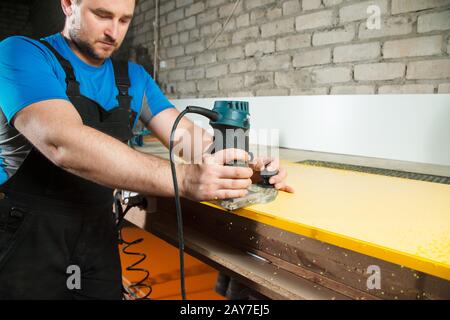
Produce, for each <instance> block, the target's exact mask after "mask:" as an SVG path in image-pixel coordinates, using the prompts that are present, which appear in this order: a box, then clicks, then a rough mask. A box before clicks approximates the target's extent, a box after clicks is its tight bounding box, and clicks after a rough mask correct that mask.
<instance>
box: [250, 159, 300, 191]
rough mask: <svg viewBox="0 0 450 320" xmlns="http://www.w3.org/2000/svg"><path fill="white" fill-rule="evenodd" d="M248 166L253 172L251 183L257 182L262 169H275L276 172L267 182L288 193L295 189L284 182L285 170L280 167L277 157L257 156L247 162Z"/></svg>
mask: <svg viewBox="0 0 450 320" xmlns="http://www.w3.org/2000/svg"><path fill="white" fill-rule="evenodd" d="M249 166H250V168H252V169H253V171H254V174H253V176H252V181H253V183H257V182H259V181H260V180H261V177H260V175H259V172H260V171H262V170H267V171H276V170H278V174H277V175H276V176H273V177H271V178H270V180H269V183H270V184H273V185H274V187H275V188H276V189H278V190H281V191H286V192H289V193H294V192H295V190H294V188H292V187H291V186H288V185H287V184H286V177H287V172H286V169H285V168H280V161H279V159H277V158H271V157H258V158H255V159H253V160H252V161H251V162H250V163H249Z"/></svg>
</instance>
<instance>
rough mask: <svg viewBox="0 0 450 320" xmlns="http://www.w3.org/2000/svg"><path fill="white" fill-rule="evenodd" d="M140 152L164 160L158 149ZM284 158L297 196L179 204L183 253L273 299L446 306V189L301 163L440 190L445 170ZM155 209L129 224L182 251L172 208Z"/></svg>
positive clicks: (449, 207) (449, 233)
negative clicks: (231, 206) (227, 206)
mask: <svg viewBox="0 0 450 320" xmlns="http://www.w3.org/2000/svg"><path fill="white" fill-rule="evenodd" d="M138 149H139V150H140V151H142V152H148V153H152V154H155V155H158V156H161V157H163V158H167V157H168V151H167V149H165V148H164V147H163V146H162V145H161V144H159V142H147V144H146V145H145V146H144V147H143V148H138ZM280 159H281V160H282V166H284V167H285V168H286V169H287V171H288V179H287V181H288V183H289V184H290V185H291V186H293V187H294V188H295V191H296V192H295V193H294V194H288V193H284V192H280V193H279V195H278V197H277V199H276V200H275V201H273V202H271V203H268V204H264V205H253V206H250V207H247V208H243V209H239V210H236V211H234V212H228V211H225V210H223V209H221V208H219V207H217V206H215V205H213V204H211V203H196V202H192V201H189V200H185V199H183V200H182V204H181V205H182V210H183V219H184V233H185V246H186V252H188V253H189V254H191V255H193V256H195V257H197V258H198V259H200V260H202V261H204V262H206V263H208V264H210V265H211V266H213V267H215V268H217V269H218V270H221V271H222V272H224V273H226V274H228V275H230V276H232V277H236V278H238V279H239V280H240V281H241V282H242V283H244V284H245V285H247V286H248V287H249V288H252V289H254V290H256V291H258V292H259V293H261V294H262V295H264V296H266V297H268V298H271V299H449V298H450V184H447V183H439V182H430V181H421V180H420V179H419V180H417V179H410V178H401V177H395V176H386V175H382V174H372V173H367V172H360V171H357V170H353V169H352V170H346V169H342V168H339V167H338V168H333V167H324V166H320V165H312V164H311V163H308V162H306V163H304V162H302V161H305V160H315V161H322V162H326V163H328V162H332V163H338V164H341V166H342V165H353V166H363V167H370V168H383V169H389V170H401V171H406V172H410V173H416V174H417V175H418V176H420V175H421V174H423V175H425V176H422V177H421V179H422V180H427V179H428V180H433V177H434V181H437V180H436V177H440V178H443V180H446V179H445V177H450V167H449V166H438V165H428V164H421V163H410V162H403V161H393V160H385V159H375V158H364V157H356V156H348V155H338V154H330V153H321V152H311V151H303V150H288V149H280ZM429 175H431V178H427V176H429ZM441 180H442V179H441ZM150 202H151V205H150V206H149V209H148V210H147V211H148V212H147V214H145V215H144V214H143V213H142V212H141V213H136V214H132V215H131V216H130V217H128V219H129V220H130V221H131V222H133V223H135V224H138V225H140V226H141V227H143V228H145V229H146V230H148V231H150V232H152V233H153V234H155V235H157V236H158V237H160V238H162V239H164V240H166V241H167V242H169V243H171V244H173V245H175V246H176V245H177V236H176V235H177V233H176V218H175V203H174V199H169V198H158V199H156V200H155V201H150ZM374 277H375V278H374ZM376 277H378V278H376ZM374 279H375V280H374ZM377 280H379V285H377ZM374 284H375V287H374Z"/></svg>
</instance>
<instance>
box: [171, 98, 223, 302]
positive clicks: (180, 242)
mask: <svg viewBox="0 0 450 320" xmlns="http://www.w3.org/2000/svg"><path fill="white" fill-rule="evenodd" d="M188 113H195V114H200V115H203V116H205V117H207V118H209V119H211V120H213V121H217V119H218V118H219V114H218V113H216V112H214V111H211V110H208V109H205V108H201V107H195V106H189V107H187V108H186V109H185V110H183V111H182V112H181V113H180V114H179V115H178V117H177V118H176V120H175V122H174V124H173V126H172V131H171V132H170V142H169V157H170V169H171V171H172V180H173V187H174V191H175V207H176V211H177V224H178V226H177V227H178V248H179V255H180V286H181V298H182V299H183V300H186V286H185V273H184V235H183V216H182V212H181V203H180V192H179V190H178V180H177V172H176V168H175V161H174V155H173V147H174V139H175V130H176V128H177V126H178V124H179V122H180V121H181V119H182V118H183V117H184V116H185V115H186V114H188Z"/></svg>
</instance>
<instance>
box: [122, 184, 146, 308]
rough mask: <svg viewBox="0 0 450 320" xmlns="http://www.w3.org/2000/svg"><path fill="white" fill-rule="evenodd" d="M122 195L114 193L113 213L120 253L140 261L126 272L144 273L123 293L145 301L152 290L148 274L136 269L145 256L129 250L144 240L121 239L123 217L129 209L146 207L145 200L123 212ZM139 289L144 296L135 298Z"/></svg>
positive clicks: (130, 266)
mask: <svg viewBox="0 0 450 320" xmlns="http://www.w3.org/2000/svg"><path fill="white" fill-rule="evenodd" d="M121 195H122V191H118V192H116V194H115V195H114V212H115V214H116V218H117V229H118V232H119V244H121V245H123V247H122V252H123V253H124V254H126V255H132V256H138V257H140V259H138V260H137V261H136V262H134V263H133V264H131V265H129V266H128V267H127V268H126V270H127V271H131V272H142V273H144V277H143V278H142V279H141V280H139V281H137V282H134V283H132V284H131V285H129V286H128V290H125V292H126V293H127V294H129V295H131V296H132V297H133V298H135V299H136V300H147V299H149V296H150V294H151V293H152V291H153V289H152V286H151V285H150V284H148V279H149V277H150V272H149V271H148V270H147V269H145V268H140V267H138V265H139V264H141V263H142V262H144V261H145V259H147V255H146V254H145V253H142V252H136V251H130V250H129V248H130V247H132V246H134V245H137V244H139V243H141V242H142V241H144V238H138V239H135V240H133V241H126V240H125V239H124V238H123V235H122V227H123V222H124V220H125V216H126V214H127V213H128V211H130V209H131V208H133V207H136V206H142V207H145V206H146V205H145V204H146V200H145V198H143V199H142V201H140V202H138V203H135V204H132V205H128V206H127V207H126V208H125V210H123V208H122V204H121V200H120V197H121ZM139 289H146V292H147V293H146V294H145V295H144V296H137V295H136V293H135V291H140V290H139Z"/></svg>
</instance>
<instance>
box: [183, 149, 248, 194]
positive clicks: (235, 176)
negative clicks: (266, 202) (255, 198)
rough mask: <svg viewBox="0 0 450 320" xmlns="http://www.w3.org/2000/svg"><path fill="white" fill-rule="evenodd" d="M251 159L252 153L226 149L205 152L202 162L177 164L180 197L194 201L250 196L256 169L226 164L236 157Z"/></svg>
mask: <svg viewBox="0 0 450 320" xmlns="http://www.w3.org/2000/svg"><path fill="white" fill-rule="evenodd" d="M249 159H250V156H249V154H248V153H247V152H245V151H243V150H239V149H225V150H221V151H218V152H216V153H215V154H213V155H210V154H205V155H203V161H202V163H201V164H180V165H178V168H177V172H179V174H178V175H179V177H180V178H179V181H178V185H179V188H180V194H181V196H182V197H184V198H188V199H191V200H194V201H211V200H221V199H230V198H240V197H243V196H245V195H247V193H248V191H247V188H248V187H249V186H250V185H251V184H252V180H251V177H252V175H253V170H252V169H250V168H247V167H233V166H226V165H225V164H226V163H229V162H232V161H233V160H240V161H245V162H248V161H249Z"/></svg>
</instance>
